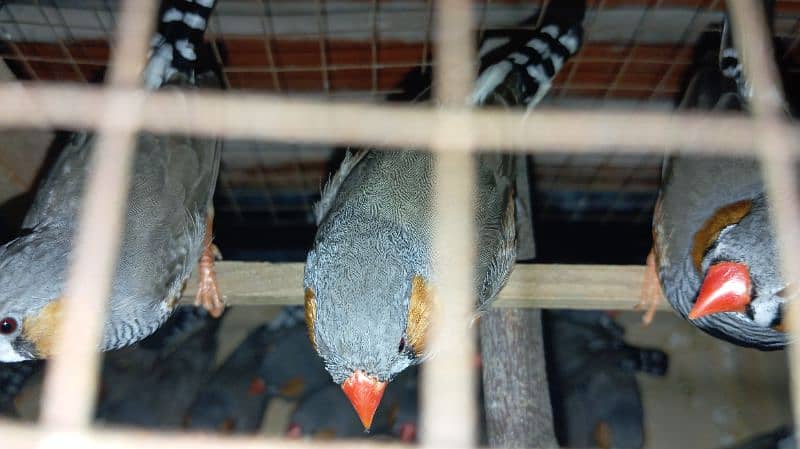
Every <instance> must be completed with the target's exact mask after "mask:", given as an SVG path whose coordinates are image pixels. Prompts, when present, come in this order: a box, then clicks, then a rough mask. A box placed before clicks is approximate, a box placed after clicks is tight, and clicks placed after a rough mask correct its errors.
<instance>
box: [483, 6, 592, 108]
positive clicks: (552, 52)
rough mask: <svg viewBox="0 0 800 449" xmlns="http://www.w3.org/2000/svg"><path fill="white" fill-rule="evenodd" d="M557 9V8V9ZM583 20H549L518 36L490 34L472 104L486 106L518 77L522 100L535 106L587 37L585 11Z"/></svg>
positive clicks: (530, 105) (485, 42) (485, 46)
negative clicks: (495, 94) (498, 91)
mask: <svg viewBox="0 0 800 449" xmlns="http://www.w3.org/2000/svg"><path fill="white" fill-rule="evenodd" d="M553 7H555V6H553ZM575 11H580V12H579V14H581V16H580V17H579V18H578V19H579V20H574V18H573V20H571V21H566V20H561V19H562V18H561V17H558V18H553V19H556V20H553V21H552V22H551V21H549V20H548V19H549V18H548V17H545V18H544V20H543V24H542V26H541V27H540V28H538V29H536V30H533V31H530V30H520V31H519V32H518V33H517V34H516V35H507V36H501V37H496V36H491V35H487V38H486V39H485V40H484V42H483V44H482V45H481V49H480V52H479V56H480V58H481V73H480V76H479V77H478V80H477V81H476V83H475V89H474V91H473V95H472V102H473V103H474V104H475V105H482V104H485V103H486V102H487V100H488V99H489V97H490V96H491V95H492V93H494V92H495V91H496V90H497V89H498V87H500V86H501V85H503V84H504V83H506V82H507V81H508V80H509V78H510V77H511V76H512V75H514V74H516V75H517V76H518V77H519V82H521V86H519V89H520V90H521V99H522V102H523V103H524V104H525V105H527V107H528V109H530V108H533V107H535V106H536V105H537V104H538V103H539V102H540V101H541V99H542V98H543V97H544V95H545V94H546V93H547V92H548V91H549V90H550V86H551V84H552V82H553V78H555V76H556V74H557V73H558V71H559V70H560V69H561V68H562V67H563V66H564V62H565V61H566V60H567V58H569V57H570V56H572V55H574V54H575V53H576V52H577V51H578V49H579V48H580V45H581V40H582V37H583V27H582V25H581V22H582V18H583V17H582V11H583V9H581V8H576V9H575Z"/></svg>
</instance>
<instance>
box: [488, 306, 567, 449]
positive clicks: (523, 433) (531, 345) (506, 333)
mask: <svg viewBox="0 0 800 449" xmlns="http://www.w3.org/2000/svg"><path fill="white" fill-rule="evenodd" d="M480 332H481V356H482V361H483V394H484V404H485V407H486V431H487V434H488V437H489V446H490V447H493V448H522V447H539V448H554V447H558V443H557V442H556V435H555V430H554V428H553V412H552V408H551V406H550V390H549V389H548V385H547V370H546V369H545V359H544V342H543V340H542V311H541V310H536V309H494V310H490V311H489V312H488V313H486V314H484V315H483V316H481V323H480Z"/></svg>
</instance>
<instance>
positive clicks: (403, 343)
mask: <svg viewBox="0 0 800 449" xmlns="http://www.w3.org/2000/svg"><path fill="white" fill-rule="evenodd" d="M404 349H406V339H405V338H402V337H401V338H400V346H398V347H397V352H403V350H404Z"/></svg>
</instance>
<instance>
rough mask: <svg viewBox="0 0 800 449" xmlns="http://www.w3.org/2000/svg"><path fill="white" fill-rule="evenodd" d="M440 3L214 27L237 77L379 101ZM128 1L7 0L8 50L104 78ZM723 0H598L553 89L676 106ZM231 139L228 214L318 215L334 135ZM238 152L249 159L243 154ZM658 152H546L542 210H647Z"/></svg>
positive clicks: (242, 0)
mask: <svg viewBox="0 0 800 449" xmlns="http://www.w3.org/2000/svg"><path fill="white" fill-rule="evenodd" d="M531 3H534V5H535V4H536V2H525V1H520V0H503V1H496V0H495V1H492V0H482V1H479V2H476V3H474V7H475V14H474V16H473V24H474V25H475V28H476V29H477V31H478V34H479V35H481V34H483V32H485V31H487V30H498V29H505V28H508V27H512V26H515V25H516V23H517V22H518V21H519V19H520V18H521V17H525V16H527V15H529V14H530V13H531V10H532V8H531ZM539 4H541V2H539ZM432 5H433V2H432V0H399V1H397V0H395V1H379V0H371V1H362V0H355V1H321V0H320V1H317V0H307V1H299V2H298V1H294V2H287V1H281V0H258V1H255V0H227V1H223V2H220V4H219V5H218V6H217V9H216V12H215V14H214V16H213V17H212V20H211V23H210V26H209V30H208V33H207V34H208V37H209V40H210V42H211V43H212V44H213V47H212V48H213V54H214V56H215V58H216V59H217V60H218V62H219V63H220V65H221V66H222V67H223V81H224V83H225V85H226V87H228V88H231V89H235V90H258V91H268V92H275V93H282V94H287V95H307V96H323V97H328V98H333V99H345V100H379V99H382V98H383V97H385V96H386V95H390V94H397V93H400V92H401V90H402V89H400V88H398V82H400V80H401V79H402V78H403V76H404V75H405V74H407V73H408V72H409V71H410V70H412V69H414V68H417V67H422V68H425V69H427V68H431V67H432V66H433V65H434V63H435V60H432V59H431V58H430V51H431V45H430V41H431V36H432V35H431V30H432V28H433V26H432V25H433V22H432V20H431V19H432V14H431V12H432ZM797 5H798V4H797V3H795V2H792V1H779V2H778V5H777V10H778V14H777V17H776V22H775V35H776V36H777V37H778V38H780V39H782V40H783V41H785V43H786V45H785V48H786V50H785V51H784V53H783V55H782V57H783V58H784V59H787V60H796V58H797V56H798V51H797V47H798V38H797V35H798V33H797V31H798V24H800V22H799V21H798V11H800V8H798V6H797ZM118 6H119V4H118V1H117V0H91V1H85V2H75V1H74V0H35V1H29V0H9V1H5V2H3V7H2V8H0V29H2V30H3V36H2V38H0V44H2V45H0V55H1V56H3V57H4V59H5V60H6V61H7V63H8V64H9V65H10V66H11V67H12V68H13V69H14V71H15V73H16V75H17V76H18V77H20V78H21V79H30V80H49V81H74V82H79V83H83V82H86V81H90V82H91V81H98V80H99V79H100V78H101V75H102V73H103V71H104V70H105V68H106V66H107V62H108V56H109V49H110V48H111V45H112V44H113V40H114V38H113V33H112V32H113V29H114V27H115V22H116V20H117V16H118V13H117V10H118ZM723 7H724V5H723V3H722V2H721V1H719V0H697V1H687V0H659V1H655V0H625V1H619V0H616V1H597V0H596V1H590V2H589V11H588V14H587V19H586V42H585V45H584V47H583V49H582V51H581V52H580V53H579V54H578V55H576V56H575V57H573V58H570V60H569V61H567V65H566V67H565V68H564V70H562V71H561V73H560V75H559V76H558V78H557V79H556V80H555V83H554V86H553V89H552V92H551V94H550V95H549V100H548V101H549V102H550V103H551V104H556V105H576V106H587V105H602V106H611V105H618V104H619V105H622V106H623V107H628V108H630V107H638V108H647V109H650V108H658V109H662V110H667V109H669V108H670V107H671V104H670V103H671V100H672V99H674V98H675V96H676V95H677V94H678V93H679V92H680V88H681V80H682V79H683V77H684V75H685V73H686V71H687V70H688V68H689V67H690V64H691V49H692V46H693V45H694V42H695V41H696V40H697V37H698V35H699V34H700V33H701V32H702V31H703V30H705V29H707V28H708V26H709V24H713V23H715V22H717V21H719V19H720V18H721V12H722V9H723ZM576 99H580V101H577V100H576ZM225 146H226V152H225V154H224V156H223V166H222V172H221V179H222V182H223V192H222V193H223V195H221V196H220V198H219V200H218V205H217V207H218V212H219V213H221V214H226V213H231V214H233V215H234V216H236V217H242V216H251V217H252V216H259V220H260V221H261V222H263V223H264V224H266V225H276V226H287V225H311V224H312V223H313V220H312V217H311V214H310V206H311V204H313V203H314V202H315V201H316V200H317V198H318V194H319V187H320V185H321V184H322V182H323V181H324V179H325V175H326V172H327V170H326V167H325V165H324V162H325V161H326V160H327V159H328V158H329V157H330V154H331V148H329V147H328V146H315V147H308V146H306V145H302V146H301V145H293V146H291V147H289V146H288V145H286V147H289V148H290V149H291V150H294V151H292V152H290V153H291V156H290V157H288V158H286V159H284V158H279V157H275V156H274V155H275V154H276V153H277V152H276V151H275V149H274V148H273V149H271V150H270V151H269V152H268V153H267V155H266V156H265V155H263V154H261V153H264V148H263V146H264V145H263V144H258V143H254V142H226V144H225ZM273 146H274V145H273ZM299 148H302V149H303V150H304V151H302V152H298V151H296V150H297V149H299ZM234 153H235V155H234ZM240 160H247V161H248V162H249V165H250V166H245V165H243V164H236V161H240ZM256 162H257V164H256ZM253 164H256V165H257V167H258V170H256V169H254V167H253V166H252V165H253ZM659 164H660V158H659V157H657V156H646V155H639V156H635V157H620V156H618V155H614V154H606V155H602V156H601V155H585V156H580V155H571V154H570V155H567V156H566V157H565V158H564V159H563V160H562V156H561V155H537V156H536V164H535V165H534V169H535V172H536V175H537V179H538V180H543V181H544V182H541V183H540V184H539V185H538V186H537V192H536V194H537V196H538V198H537V204H539V205H540V206H539V207H538V208H539V209H540V211H541V217H539V218H540V219H541V220H549V221H553V222H555V221H570V222H628V223H646V221H647V220H648V217H649V216H650V215H651V213H652V205H653V203H654V201H653V199H654V198H655V194H656V186H657V184H658V177H659V168H658V167H659ZM287 169H290V170H287ZM267 174H270V175H271V176H266V175H267ZM279 174H280V176H279Z"/></svg>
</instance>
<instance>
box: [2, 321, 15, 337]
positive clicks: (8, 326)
mask: <svg viewBox="0 0 800 449" xmlns="http://www.w3.org/2000/svg"><path fill="white" fill-rule="evenodd" d="M15 330H17V320H15V319H14V318H11V317H5V318H3V320H2V321H0V334H4V335H8V334H12V333H14V331H15Z"/></svg>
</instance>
